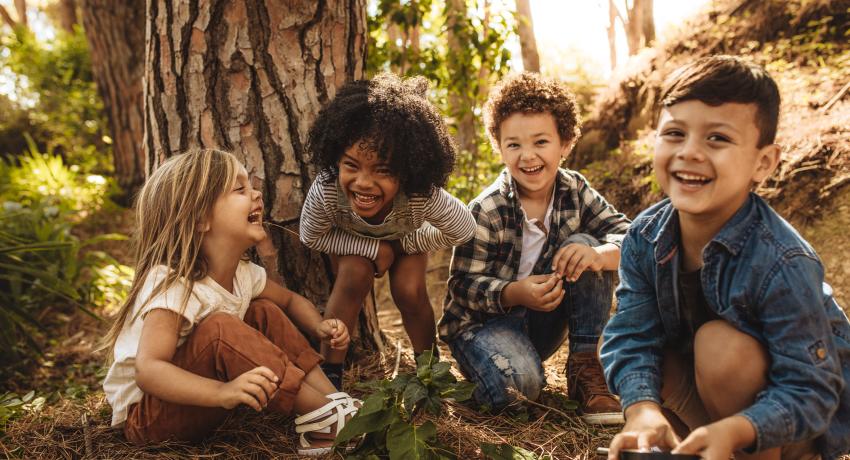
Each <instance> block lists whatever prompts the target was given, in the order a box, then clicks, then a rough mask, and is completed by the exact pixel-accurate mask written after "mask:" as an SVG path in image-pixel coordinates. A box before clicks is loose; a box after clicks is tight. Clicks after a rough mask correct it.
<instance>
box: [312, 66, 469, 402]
mask: <svg viewBox="0 0 850 460" xmlns="http://www.w3.org/2000/svg"><path fill="white" fill-rule="evenodd" d="M427 90H428V83H427V80H425V79H424V78H422V77H416V78H411V79H408V80H405V81H402V80H400V79H399V78H398V77H396V76H394V75H392V74H380V75H377V76H376V77H374V78H373V79H371V80H363V81H355V82H352V83H349V84H347V85H345V86H344V87H343V88H341V89H340V91H339V93H338V94H337V95H336V97H335V98H334V99H333V100H332V101H331V102H330V103H329V104H328V105H327V106H326V107H324V108H323V109H322V110H321V111H320V112H319V115H318V118H317V119H316V122H315V124H314V125H313V127H312V128H311V130H310V134H309V143H308V148H309V151H310V153H311V154H312V155H313V162H314V164H315V165H316V166H318V168H319V170H320V172H319V175H318V177H317V178H316V181H315V182H314V183H313V185H312V186H311V187H310V191H309V193H308V194H307V198H306V200H305V202H304V209H303V210H302V213H301V241H302V242H303V243H304V244H306V245H307V246H309V247H310V248H312V249H315V250H317V251H321V252H324V253H327V254H330V255H331V256H332V257H333V259H334V260H335V262H336V265H337V275H336V281H335V283H334V286H333V290H332V291H331V295H330V298H329V299H328V304H327V308H326V309H325V318H326V319H330V318H335V319H340V320H342V321H343V322H344V323H345V325H346V326H348V327H349V328H352V327H354V323H355V321H356V319H357V315H358V313H359V311H360V306H361V305H362V303H363V300H364V298H365V297H366V295H367V294H368V293H369V291H370V290H371V288H372V282H373V280H374V278H375V277H380V276H382V275H383V274H384V273H385V272H389V276H390V291H391V293H392V296H393V300H394V301H395V304H396V305H397V306H398V309H399V311H400V312H401V317H402V322H403V323H404V328H405V330H406V331H407V334H408V336H409V337H410V341H411V343H412V344H413V350H414V352H416V353H421V352H423V351H424V350H429V349H433V348H434V340H435V335H436V329H435V325H434V311H433V309H432V307H431V302H430V301H429V299H428V294H427V290H426V286H425V269H426V266H427V263H428V255H427V254H428V252H429V251H433V250H435V249H439V248H446V247H452V246H455V245H458V244H462V243H464V242H465V241H467V240H469V239H470V238H471V237H472V232H473V231H474V228H475V222H474V220H473V218H472V215H471V214H470V212H469V211H468V210H467V209H466V206H465V205H464V204H463V203H462V202H461V201H460V200H458V199H457V198H455V197H453V196H451V195H450V194H449V193H448V192H446V191H445V190H443V188H442V187H443V186H444V185H445V183H446V179H447V178H448V175H449V174H450V173H451V171H452V168H453V167H454V160H455V147H454V144H453V143H452V140H451V138H450V137H449V134H448V131H447V129H446V125H445V122H444V121H443V118H442V117H441V116H440V114H439V113H438V112H437V110H436V108H435V107H434V106H433V105H431V104H430V103H429V102H428V100H427V99H426V96H425V94H426V92H427ZM322 354H323V355H324V357H325V363H324V364H323V367H324V369H325V370H326V372H327V374H328V376H329V377H330V378H331V379H332V381H334V383H335V384H336V385H337V387H340V386H341V380H342V378H341V377H342V362H343V360H344V358H345V351H338V350H332V349H330V348H329V347H326V346H324V345H323V348H322Z"/></svg>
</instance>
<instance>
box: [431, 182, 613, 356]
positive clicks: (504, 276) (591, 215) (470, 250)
mask: <svg viewBox="0 0 850 460" xmlns="http://www.w3.org/2000/svg"><path fill="white" fill-rule="evenodd" d="M469 208H470V210H471V211H472V215H473V217H474V218H475V222H476V228H475V236H474V237H473V238H472V240H470V241H468V242H467V243H465V244H463V245H461V246H458V247H456V248H455V250H454V255H453V257H452V263H451V269H450V273H449V282H448V283H449V289H448V293H447V294H446V300H445V302H444V314H443V317H442V318H441V319H440V324H439V332H440V338H442V339H443V340H444V341H451V340H452V339H454V338H455V337H456V336H457V335H458V334H460V333H462V332H464V331H466V330H469V329H470V328H472V329H473V330H474V329H477V328H478V327H480V325H481V324H483V323H485V322H486V321H487V320H489V319H491V318H493V317H494V316H496V315H501V314H504V313H505V310H504V309H503V308H502V305H501V296H502V289H504V288H505V286H507V285H508V283H510V282H511V281H514V280H515V279H516V276H517V272H518V271H519V262H520V256H521V251H522V218H523V216H522V210H521V209H520V202H519V197H518V196H517V192H516V185H515V184H514V182H513V181H512V180H511V178H510V175H509V174H508V172H507V171H503V172H502V174H501V175H500V176H499V177H498V178H497V179H496V181H495V182H493V184H492V185H490V186H489V187H488V188H487V189H486V190H484V191H483V192H482V193H481V194H480V195H478V197H476V198H475V199H474V200H472V202H471V203H470V204H469ZM629 224H630V221H629V219H628V218H626V216H625V215H624V214H622V213H620V212H618V211H617V210H616V209H614V207H613V206H611V205H610V204H609V203H608V202H607V201H605V198H603V197H602V195H600V194H599V192H597V191H596V190H594V189H593V188H592V187H591V186H590V184H589V183H588V182H587V179H585V178H584V176H582V175H581V174H579V173H577V172H575V171H570V170H565V169H561V170H560V171H559V173H558V177H557V182H556V185H555V196H554V200H553V203H552V220H551V223H550V224H549V235H548V237H547V241H546V245H545V246H544V248H543V251H542V252H541V254H540V259H538V261H537V263H536V264H535V267H534V270H533V271H532V273H533V274H539V273H546V272H549V271H551V270H550V269H549V267H550V264H551V261H552V258H553V257H554V256H555V252H557V250H558V249H560V248H561V245H562V244H564V242H565V241H566V239H567V238H568V237H569V236H570V235H572V234H574V233H587V234H590V235H592V236H593V237H595V238H596V239H597V240H599V241H601V242H605V243H613V244H616V245H618V246H619V245H620V244H622V241H623V237H624V236H625V233H626V230H628V228H629Z"/></svg>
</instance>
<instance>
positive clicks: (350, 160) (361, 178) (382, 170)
mask: <svg viewBox="0 0 850 460" xmlns="http://www.w3.org/2000/svg"><path fill="white" fill-rule="evenodd" d="M339 185H340V187H342V190H343V192H345V194H346V196H347V197H348V201H349V202H350V203H351V207H352V210H353V211H354V212H356V213H357V215H359V216H360V217H362V218H363V219H366V220H367V221H369V222H370V223H379V222H381V221H383V219H384V218H385V217H386V216H387V214H389V212H390V210H392V207H393V198H395V196H396V194H397V193H398V191H399V181H398V179H397V178H396V177H395V175H394V174H393V173H392V171H391V170H390V167H389V164H388V163H387V161H386V160H383V159H381V158H380V157H378V154H377V153H375V151H374V150H373V149H372V148H371V147H369V146H368V143H366V142H356V143H354V145H352V146H351V147H349V148H347V149H346V150H345V153H343V154H342V156H341V157H340V159H339Z"/></svg>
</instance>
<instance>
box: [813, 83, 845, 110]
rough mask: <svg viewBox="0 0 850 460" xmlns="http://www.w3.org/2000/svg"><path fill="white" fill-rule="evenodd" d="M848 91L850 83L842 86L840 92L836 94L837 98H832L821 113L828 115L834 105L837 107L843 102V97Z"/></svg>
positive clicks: (822, 108)
mask: <svg viewBox="0 0 850 460" xmlns="http://www.w3.org/2000/svg"><path fill="white" fill-rule="evenodd" d="M848 90H850V81H848V82H847V83H845V84H844V86H842V87H841V89H840V90H838V92H837V93H835V96H832V98H831V99H830V100H829V101H828V102H827V103H826V104H824V105H823V107H821V109H820V113H826V112H827V111H828V110H829V109H831V108H832V106H833V105H835V104H836V103H837V102H838V101H840V100H841V98H842V97H844V95H845V94H847V91H848Z"/></svg>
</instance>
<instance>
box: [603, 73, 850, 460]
mask: <svg viewBox="0 0 850 460" xmlns="http://www.w3.org/2000/svg"><path fill="white" fill-rule="evenodd" d="M661 101H662V102H661V104H662V108H661V113H660V115H659V119H658V131H657V140H656V144H655V159H654V168H655V175H656V177H657V179H658V182H659V184H660V185H661V187H662V188H663V189H664V192H665V193H666V194H667V196H668V197H669V198H668V199H666V200H664V201H662V202H660V203H658V204H656V205H654V206H652V207H651V208H649V209H647V210H646V211H644V212H643V213H641V215H640V216H639V217H638V218H637V219H636V220H635V221H634V223H633V224H632V226H631V228H630V229H629V232H628V234H627V236H626V239H625V241H624V242H623V247H622V259H621V262H620V286H619V287H618V288H617V300H618V306H617V313H616V314H615V315H614V316H613V317H612V318H611V320H610V322H609V323H608V325H607V326H606V328H605V332H604V334H603V345H602V348H601V359H602V363H603V366H604V367H605V374H606V378H607V380H608V383H609V386H610V387H611V388H612V389H613V391H614V392H615V393H617V394H619V395H620V397H621V401H622V404H623V407H624V408H625V417H626V425H625V427H624V428H623V431H622V432H621V433H620V434H618V435H617V436H616V437H615V438H614V440H613V441H612V443H611V449H610V452H609V459H615V458H617V455H618V452H619V451H620V450H621V449H624V448H639V449H648V448H650V447H652V446H658V447H662V448H664V447H667V448H674V449H673V451H674V452H677V453H691V454H699V455H700V456H702V458H705V459H723V460H727V459H728V458H729V456H730V455H731V454H732V453H733V452H735V455H736V458H738V459H749V458H759V459H778V458H783V459H792V458H793V459H812V458H821V457H822V458H829V459H831V458H836V457H838V456H840V455H841V454H842V453H845V452H847V451H848V446H850V385H847V382H848V381H850V323H848V320H847V316H846V315H845V313H844V312H843V311H842V310H841V308H840V307H839V306H838V305H837V303H836V302H835V300H834V299H833V297H832V289H831V288H830V287H829V285H827V284H826V283H824V273H823V266H822V265H821V262H820V259H818V256H817V254H815V252H814V250H813V249H812V247H811V246H810V245H809V244H808V243H807V242H806V241H805V240H804V239H803V238H802V237H801V236H800V235H799V234H798V233H797V232H796V231H795V230H794V228H793V227H791V225H789V224H788V223H787V222H786V221H785V220H783V219H782V218H781V217H780V216H779V215H778V214H776V212H775V211H773V210H772V209H771V208H770V206H768V205H767V204H766V203H765V202H764V201H763V200H762V199H761V198H759V197H758V196H757V195H755V194H753V193H751V192H750V190H751V189H752V188H753V184H755V183H758V182H761V181H763V180H765V179H766V178H767V177H769V176H770V174H771V173H772V172H773V170H774V169H775V168H776V166H777V164H778V163H779V156H780V147H779V146H778V145H776V144H774V143H773V142H774V137H775V134H776V126H777V120H778V114H779V91H778V89H777V87H776V83H775V82H774V81H773V80H772V79H771V78H770V76H769V75H768V74H767V73H766V72H765V71H764V69H762V68H761V67H758V66H756V65H753V64H748V63H746V62H745V61H743V60H741V59H739V58H736V57H730V56H714V57H708V58H703V59H700V60H698V61H696V62H694V63H692V64H689V65H686V66H684V67H683V68H681V69H679V70H678V71H677V72H676V73H674V74H673V75H672V76H671V77H670V78H669V79H668V81H667V83H666V84H665V87H664V90H663V92H662V98H661ZM677 433H678V434H682V435H685V434H687V433H689V434H687V435H686V437H685V438H684V440H682V441H679V439H680V438H679V437H678V436H677Z"/></svg>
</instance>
